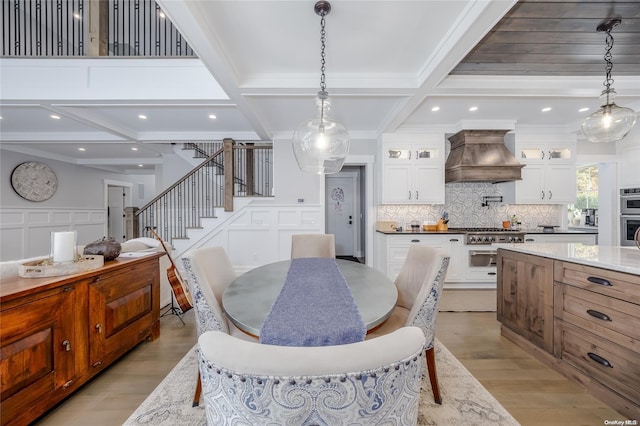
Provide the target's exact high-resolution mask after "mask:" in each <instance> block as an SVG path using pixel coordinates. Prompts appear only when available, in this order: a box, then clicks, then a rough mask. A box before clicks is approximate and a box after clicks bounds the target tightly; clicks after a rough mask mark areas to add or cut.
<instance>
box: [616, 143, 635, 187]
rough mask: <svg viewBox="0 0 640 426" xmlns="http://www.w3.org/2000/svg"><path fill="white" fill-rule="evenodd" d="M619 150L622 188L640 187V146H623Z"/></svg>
mask: <svg viewBox="0 0 640 426" xmlns="http://www.w3.org/2000/svg"><path fill="white" fill-rule="evenodd" d="M619 150H620V153H619V154H618V158H619V159H620V187H621V188H637V187H640V144H638V145H636V146H632V145H625V146H621V147H620V148H619Z"/></svg>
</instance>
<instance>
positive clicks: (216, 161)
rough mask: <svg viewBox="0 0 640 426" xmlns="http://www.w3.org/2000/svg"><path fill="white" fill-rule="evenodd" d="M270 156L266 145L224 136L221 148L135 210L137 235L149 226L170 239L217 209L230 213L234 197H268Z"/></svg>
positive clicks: (177, 236) (199, 223) (270, 150)
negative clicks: (237, 140) (238, 140)
mask: <svg viewBox="0 0 640 426" xmlns="http://www.w3.org/2000/svg"><path fill="white" fill-rule="evenodd" d="M192 148H197V149H196V151H198V150H200V151H201V148H200V147H192ZM201 152H202V151H201ZM271 154H272V145H271V144H270V143H262V142H257V143H256V142H236V141H234V140H233V139H224V140H223V144H222V148H218V149H217V150H215V151H214V152H213V153H212V154H211V155H209V156H208V157H207V158H206V159H205V160H204V161H203V162H202V163H200V164H199V165H198V166H196V167H195V168H194V169H193V170H191V171H190V172H189V173H187V174H186V175H185V176H183V177H182V178H180V179H179V180H178V181H176V182H175V183H174V184H173V185H171V186H170V187H169V188H167V189H165V190H164V191H162V192H161V193H160V194H159V195H157V196H156V197H155V198H154V199H153V200H151V201H150V202H149V203H147V204H146V205H145V206H144V207H142V208H140V209H139V210H138V211H137V212H136V213H135V216H136V218H137V220H138V235H144V236H148V234H149V233H148V231H147V230H146V227H147V226H150V227H152V229H154V230H155V232H156V233H157V234H158V235H160V237H161V238H162V239H163V240H164V241H167V242H169V243H171V242H172V240H173V239H180V238H187V229H189V228H200V227H201V219H203V218H215V217H216V210H217V209H220V208H224V211H225V212H230V211H233V198H234V196H271V193H272V190H271V182H272V176H273V168H272V164H273V163H272V161H271V159H272V155H271Z"/></svg>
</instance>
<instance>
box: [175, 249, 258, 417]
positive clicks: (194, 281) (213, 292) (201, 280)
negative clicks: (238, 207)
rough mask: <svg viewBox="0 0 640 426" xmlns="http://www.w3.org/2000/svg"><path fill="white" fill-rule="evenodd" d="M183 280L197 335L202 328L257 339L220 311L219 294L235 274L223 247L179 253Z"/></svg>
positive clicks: (197, 396)
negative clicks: (186, 287) (190, 303)
mask: <svg viewBox="0 0 640 426" xmlns="http://www.w3.org/2000/svg"><path fill="white" fill-rule="evenodd" d="M182 265H183V267H184V271H185V277H184V278H185V280H186V281H187V285H188V286H189V291H190V292H191V297H192V299H193V307H194V311H195V317H196V332H197V333H198V336H200V335H202V334H203V333H204V332H206V331H212V330H217V331H221V332H223V333H227V334H231V335H234V336H236V337H238V338H240V339H244V340H250V341H256V342H257V341H258V338H257V337H253V336H249V335H248V334H246V333H244V332H242V331H241V330H240V329H238V328H237V327H236V326H235V325H233V324H232V323H231V322H229V321H227V318H226V316H225V315H224V312H223V311H222V307H221V306H222V293H223V292H224V290H225V288H227V286H228V285H229V284H230V283H231V281H233V279H234V278H235V276H236V274H235V271H234V269H233V265H231V262H230V261H229V257H228V256H227V253H226V252H225V251H224V248H223V247H204V248H199V249H193V250H190V251H188V252H187V253H185V254H184V255H183V256H182ZM201 384H202V382H201V379H200V374H199V373H198V381H197V384H196V390H195V393H194V397H193V406H194V407H195V406H197V405H199V403H200V394H201V389H202V387H201Z"/></svg>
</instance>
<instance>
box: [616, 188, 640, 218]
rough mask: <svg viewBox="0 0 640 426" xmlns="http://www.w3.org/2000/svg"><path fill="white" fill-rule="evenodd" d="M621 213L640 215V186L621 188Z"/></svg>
mask: <svg viewBox="0 0 640 426" xmlns="http://www.w3.org/2000/svg"><path fill="white" fill-rule="evenodd" d="M620 214H621V215H623V216H624V215H636V216H640V188H626V189H621V190H620Z"/></svg>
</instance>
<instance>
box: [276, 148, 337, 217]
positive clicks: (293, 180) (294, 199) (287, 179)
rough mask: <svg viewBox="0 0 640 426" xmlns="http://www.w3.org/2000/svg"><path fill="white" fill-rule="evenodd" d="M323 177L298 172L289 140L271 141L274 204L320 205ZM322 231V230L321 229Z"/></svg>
mask: <svg viewBox="0 0 640 426" xmlns="http://www.w3.org/2000/svg"><path fill="white" fill-rule="evenodd" d="M321 183H322V184H323V185H324V176H322V179H321V176H320V175H313V174H309V173H303V172H301V171H300V168H299V167H298V164H297V163H296V158H295V156H294V154H293V146H292V145H291V139H274V141H273V188H274V194H273V195H274V197H275V200H274V201H275V202H277V203H281V204H293V203H299V202H298V200H299V199H301V200H304V201H303V202H301V203H299V204H320V203H322V197H323V195H324V194H322V193H321V187H320V184H321ZM323 229H324V228H323Z"/></svg>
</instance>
